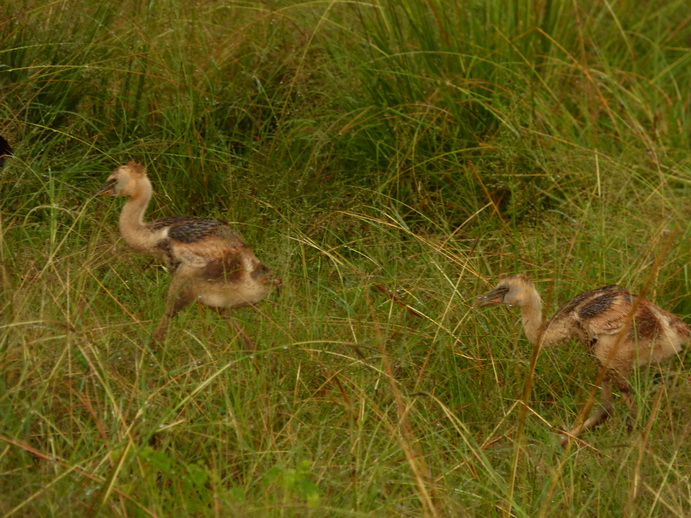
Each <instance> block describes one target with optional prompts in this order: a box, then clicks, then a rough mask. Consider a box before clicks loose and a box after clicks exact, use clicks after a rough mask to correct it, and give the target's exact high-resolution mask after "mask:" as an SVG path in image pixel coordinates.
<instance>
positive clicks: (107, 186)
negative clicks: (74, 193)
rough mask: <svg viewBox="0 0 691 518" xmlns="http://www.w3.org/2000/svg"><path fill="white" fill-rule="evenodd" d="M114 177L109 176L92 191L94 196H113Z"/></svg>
mask: <svg viewBox="0 0 691 518" xmlns="http://www.w3.org/2000/svg"><path fill="white" fill-rule="evenodd" d="M115 183H116V180H115V178H110V179H108V181H107V182H106V183H104V184H103V185H101V187H99V188H98V190H97V191H96V192H95V193H94V196H115Z"/></svg>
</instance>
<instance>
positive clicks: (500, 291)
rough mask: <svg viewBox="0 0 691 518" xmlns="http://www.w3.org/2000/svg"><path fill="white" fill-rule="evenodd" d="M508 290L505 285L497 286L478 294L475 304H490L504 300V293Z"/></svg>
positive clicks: (480, 305) (481, 305)
mask: <svg viewBox="0 0 691 518" xmlns="http://www.w3.org/2000/svg"><path fill="white" fill-rule="evenodd" d="M508 291H509V288H507V287H506V286H497V287H496V288H494V289H493V290H492V291H490V292H487V293H485V294H484V295H480V296H479V297H478V298H477V299H475V304H474V305H475V306H479V307H483V306H492V305H495V304H501V303H503V302H504V295H506V293H507V292H508Z"/></svg>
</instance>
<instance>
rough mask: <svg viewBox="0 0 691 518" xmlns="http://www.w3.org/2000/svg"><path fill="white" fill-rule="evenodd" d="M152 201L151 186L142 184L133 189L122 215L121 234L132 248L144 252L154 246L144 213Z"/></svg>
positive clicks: (147, 183) (146, 183)
mask: <svg viewBox="0 0 691 518" xmlns="http://www.w3.org/2000/svg"><path fill="white" fill-rule="evenodd" d="M149 201H151V184H150V183H149V182H148V181H146V182H141V183H140V184H139V185H137V188H136V189H133V191H132V193H131V194H130V196H129V198H128V199H127V203H125V206H124V207H123V208H122V212H121V213H120V233H121V234H122V237H123V239H124V240H125V242H126V243H127V244H128V245H130V246H131V247H133V248H135V249H138V250H142V249H147V248H149V247H151V246H152V243H150V241H151V239H152V236H151V235H150V234H151V232H149V231H148V229H147V227H146V224H145V223H144V213H145V212H146V208H147V206H148V205H149Z"/></svg>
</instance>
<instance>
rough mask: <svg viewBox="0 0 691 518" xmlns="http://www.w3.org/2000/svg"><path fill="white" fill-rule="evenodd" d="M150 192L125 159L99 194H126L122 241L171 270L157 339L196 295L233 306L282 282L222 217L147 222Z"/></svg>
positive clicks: (205, 300) (258, 296)
mask: <svg viewBox="0 0 691 518" xmlns="http://www.w3.org/2000/svg"><path fill="white" fill-rule="evenodd" d="M152 192H153V191H152V187H151V182H150V181H149V178H148V177H147V175H146V172H145V170H144V167H143V166H142V165H141V164H138V163H136V162H129V163H128V164H127V165H123V166H121V167H118V168H117V169H115V170H114V171H113V172H112V173H111V175H110V176H109V177H108V179H107V181H106V183H105V184H104V185H103V186H102V187H101V188H100V189H99V190H98V192H97V194H99V195H114V196H125V197H127V198H128V200H127V202H126V203H125V205H124V207H123V208H122V212H121V213H120V233H121V235H122V238H123V240H124V241H125V243H127V244H128V245H129V246H130V247H132V248H134V249H135V250H138V251H140V252H143V253H145V254H148V255H151V256H153V257H155V258H157V259H159V260H161V261H163V262H164V263H165V265H166V267H167V268H168V270H169V271H170V273H171V275H172V280H171V283H170V288H169V290H168V298H167V303H166V310H165V313H164V315H163V318H162V319H161V322H160V323H159V325H158V327H157V328H156V331H155V332H154V339H155V340H156V341H159V342H160V341H161V340H162V339H163V338H164V336H165V334H166V331H167V329H168V325H169V322H170V319H171V318H172V317H173V316H175V315H176V314H177V313H178V312H179V311H180V310H181V309H183V308H184V307H185V306H187V305H188V304H190V303H191V302H192V301H194V300H199V301H200V302H201V303H202V304H205V305H207V306H211V307H215V308H219V309H222V310H225V309H232V308H237V307H240V306H246V305H250V304H255V303H257V302H259V301H260V300H262V299H263V298H265V297H266V296H267V295H268V294H269V292H270V291H271V290H272V289H273V288H274V287H276V286H279V285H280V282H281V281H280V279H279V277H278V276H277V275H276V274H274V273H273V272H272V271H271V270H270V269H269V268H268V267H266V266H265V265H264V264H262V263H261V262H260V261H259V259H257V257H256V256H255V255H254V252H253V251H252V249H251V248H250V247H248V246H247V245H246V244H245V242H244V241H243V240H242V237H241V236H240V234H239V233H238V232H237V231H236V230H234V229H233V228H231V226H230V224H229V223H228V222H226V221H223V220H219V219H211V218H189V217H185V216H173V217H169V218H163V219H159V220H156V221H151V222H145V221H144V213H145V211H146V208H147V206H148V204H149V201H150V200H151V196H152ZM246 340H247V339H246Z"/></svg>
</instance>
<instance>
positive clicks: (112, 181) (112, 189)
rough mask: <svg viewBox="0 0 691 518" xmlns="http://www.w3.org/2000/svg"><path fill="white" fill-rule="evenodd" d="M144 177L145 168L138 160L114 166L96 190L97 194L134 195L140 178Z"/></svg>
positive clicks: (140, 180) (139, 183)
mask: <svg viewBox="0 0 691 518" xmlns="http://www.w3.org/2000/svg"><path fill="white" fill-rule="evenodd" d="M144 179H146V170H145V169H144V166H143V165H142V164H140V163H138V162H133V161H130V162H128V163H127V164H126V165H121V166H120V167H118V168H116V169H115V170H114V171H113V172H112V173H110V176H108V179H107V180H106V183H104V184H103V185H102V186H101V187H100V188H99V189H98V191H96V195H97V196H127V197H132V196H135V195H136V194H137V193H138V192H139V186H140V185H141V183H142V180H144Z"/></svg>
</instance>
